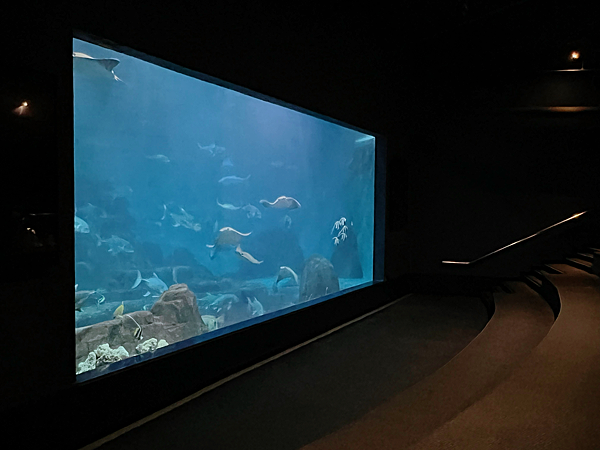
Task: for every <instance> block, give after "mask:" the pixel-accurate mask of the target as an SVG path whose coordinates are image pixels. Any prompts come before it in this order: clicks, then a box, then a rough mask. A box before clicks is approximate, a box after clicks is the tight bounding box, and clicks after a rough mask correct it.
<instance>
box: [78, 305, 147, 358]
mask: <svg viewBox="0 0 600 450" xmlns="http://www.w3.org/2000/svg"><path fill="white" fill-rule="evenodd" d="M132 319H133V320H132ZM136 322H137V323H138V324H139V325H140V326H141V328H142V332H143V333H146V334H148V335H154V333H150V332H147V331H154V330H152V324H153V323H154V316H153V315H152V314H151V313H150V311H134V312H127V308H125V314H124V315H122V316H120V317H118V318H116V319H111V320H106V321H104V322H100V323H96V324H93V325H88V326H85V327H81V328H76V329H75V358H76V359H75V360H76V362H77V363H79V362H81V361H83V360H84V359H85V358H86V357H87V356H88V354H89V353H90V352H92V351H95V349H97V348H98V347H99V346H100V345H102V344H107V345H110V346H113V347H115V346H123V347H124V348H125V350H127V351H128V352H129V353H133V351H134V350H135V346H136V345H137V344H139V341H138V340H136V339H135V337H134V335H133V332H134V330H135V328H136V327H137V325H136ZM155 328H159V327H155Z"/></svg>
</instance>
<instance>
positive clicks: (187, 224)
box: [161, 205, 202, 231]
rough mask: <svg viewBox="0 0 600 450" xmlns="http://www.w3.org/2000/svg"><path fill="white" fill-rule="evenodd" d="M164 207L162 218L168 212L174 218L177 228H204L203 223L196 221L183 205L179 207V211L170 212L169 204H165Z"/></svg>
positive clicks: (196, 229)
mask: <svg viewBox="0 0 600 450" xmlns="http://www.w3.org/2000/svg"><path fill="white" fill-rule="evenodd" d="M163 208H164V213H163V216H162V219H161V220H163V219H164V218H165V217H166V216H167V214H168V215H169V216H171V219H172V220H173V226H174V227H175V228H177V227H184V228H189V229H190V230H194V231H201V230H202V225H200V224H199V223H197V222H194V216H192V215H191V214H190V213H188V212H187V211H186V210H185V209H183V208H182V207H178V209H179V211H178V212H177V213H174V212H168V209H167V205H163Z"/></svg>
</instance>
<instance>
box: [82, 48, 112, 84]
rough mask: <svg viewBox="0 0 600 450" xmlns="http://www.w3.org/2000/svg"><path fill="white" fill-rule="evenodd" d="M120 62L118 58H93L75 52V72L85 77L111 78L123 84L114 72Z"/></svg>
mask: <svg viewBox="0 0 600 450" xmlns="http://www.w3.org/2000/svg"><path fill="white" fill-rule="evenodd" d="M119 62H120V61H119V60H118V59H116V58H92V57H91V56H90V55H86V54H85V53H81V52H73V70H76V71H77V72H79V73H82V74H85V75H91V76H96V77H104V78H107V77H110V78H113V79H115V80H116V81H121V82H123V80H121V79H120V78H119V77H118V76H116V75H115V73H114V72H113V69H114V68H115V67H116V66H117V64H119Z"/></svg>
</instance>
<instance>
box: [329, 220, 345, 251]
mask: <svg viewBox="0 0 600 450" xmlns="http://www.w3.org/2000/svg"><path fill="white" fill-rule="evenodd" d="M335 230H339V231H338V234H337V236H334V237H333V243H334V244H335V245H339V243H340V241H345V240H346V238H347V237H348V235H347V234H346V232H347V231H348V226H347V225H346V218H345V217H341V218H340V220H338V221H337V222H335V223H334V224H333V228H331V232H332V233H333V232H334V231H335Z"/></svg>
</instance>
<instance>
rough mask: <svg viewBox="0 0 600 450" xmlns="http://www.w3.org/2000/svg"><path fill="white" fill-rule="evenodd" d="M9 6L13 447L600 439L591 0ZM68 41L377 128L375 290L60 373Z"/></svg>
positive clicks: (70, 347)
mask: <svg viewBox="0 0 600 450" xmlns="http://www.w3.org/2000/svg"><path fill="white" fill-rule="evenodd" d="M14 6H16V8H14V9H11V13H10V14H5V15H4V17H3V19H2V31H3V37H4V39H3V43H4V45H3V58H4V60H5V64H4V67H5V69H4V70H3V71H2V72H3V73H2V81H3V82H2V84H1V87H0V92H2V96H1V100H2V130H3V133H2V134H3V136H4V146H3V148H4V149H5V154H6V157H5V158H4V164H3V167H4V176H3V177H2V179H3V183H4V186H5V188H4V191H5V192H6V194H5V207H4V208H3V213H2V214H3V220H2V221H1V222H2V224H3V231H4V232H3V235H4V236H5V237H6V238H5V245H4V252H5V255H6V257H5V260H6V264H5V265H6V267H5V270H4V275H5V276H4V277H3V282H2V286H3V294H4V299H5V301H4V302H3V304H4V313H3V321H2V322H3V326H2V330H3V336H5V343H4V345H3V346H2V351H1V355H0V379H1V381H2V382H1V383H0V392H1V396H0V398H2V402H1V404H0V411H2V420H1V423H2V424H3V427H2V429H3V430H4V433H5V436H10V441H11V442H14V443H15V444H13V447H14V448H44V447H47V446H49V445H50V444H52V445H57V446H58V447H59V448H65V449H66V448H86V449H92V448H98V447H100V446H101V448H106V449H111V448H114V449H121V448H144V449H146V450H147V449H149V448H173V449H175V448H177V449H179V448H181V449H184V448H204V447H210V448H214V449H217V448H223V449H230V448H236V449H237V448H239V449H289V450H292V449H300V448H303V449H304V448H305V449H323V450H326V449H337V448H340V449H341V448H345V449H352V448H356V449H366V448H377V449H379V448H380V449H387V448H411V449H430V448H440V449H443V448H465V449H467V448H469V449H470V448H473V449H482V448H494V449H504V448H537V447H536V446H539V448H556V449H563V448H564V449H566V448H573V449H587V448H589V449H595V448H599V447H600V430H599V429H598V427H597V424H598V417H599V416H598V413H600V384H599V383H598V379H599V378H598V377H599V376H600V280H599V279H598V276H599V275H600V227H599V225H600V212H599V208H600V177H599V168H600V152H599V151H598V150H599V149H600V145H599V143H600V139H599V131H600V36H599V31H598V30H600V27H599V24H598V17H600V15H598V8H597V7H595V6H594V5H592V2H583V1H579V0H575V1H564V0H555V1H551V2H548V1H542V0H520V1H519V0H453V1H449V2H434V1H421V2H400V3H397V4H394V5H393V6H389V7H381V8H376V7H375V6H371V5H362V6H360V5H357V6H350V4H346V5H342V6H340V5H338V6H329V5H320V6H319V7H318V8H315V7H308V6H304V5H303V4H301V3H291V4H290V3H281V4H277V5H275V4H268V3H264V4H262V5H261V4H256V3H253V2H251V3H243V4H242V3H239V4H236V3H235V2H232V3H229V2H210V3H208V4H206V3H203V2H184V1H179V0H174V1H172V2H163V3H158V2H151V3H144V2H141V3H140V2H116V1H112V0H111V1H105V2H101V3H97V4H93V5H91V4H85V3H83V2H70V1H60V0H59V1H54V2H50V3H47V2H31V3H17V4H16V5H14ZM76 33H83V34H85V35H90V36H94V37H96V38H98V39H101V40H106V45H107V46H108V47H111V46H112V45H114V44H117V45H119V46H123V47H124V48H129V49H134V50H135V51H138V52H141V53H142V54H146V55H151V56H152V57H155V58H158V59H160V60H164V61H168V62H169V63H172V64H174V65H176V66H178V67H183V68H186V69H189V70H191V71H194V72H198V73H201V74H204V75H207V76H208V77H213V78H215V79H218V80H222V81H223V82H225V83H230V84H232V85H235V86H240V87H242V88H244V89H247V90H249V91H252V92H256V93H259V94H261V95H264V96H268V97H269V98H272V99H275V100H277V101H280V102H284V103H285V104H291V105H295V106H296V107H298V108H302V109H305V110H308V111H311V112H313V113H315V114H317V115H321V116H324V117H328V118H332V119H335V120H337V121H340V122H342V123H345V124H350V125H352V126H354V127H357V128H359V129H364V130H369V131H371V132H373V133H377V135H378V136H383V137H384V138H385V142H386V148H385V159H378V161H379V162H381V167H378V169H377V170H378V171H379V172H378V173H379V174H381V173H385V179H384V180H385V189H384V188H383V186H379V187H376V189H379V190H378V191H377V192H378V195H381V197H382V198H384V199H385V211H384V212H382V211H380V214H379V217H383V216H385V220H384V222H385V234H384V235H383V234H381V243H383V236H385V240H384V241H385V244H384V246H382V247H383V248H382V251H384V253H385V258H384V264H383V273H384V276H383V277H382V279H381V280H374V282H373V283H372V285H370V286H368V287H365V288H362V289H358V290H355V291H351V292H349V293H347V294H344V295H342V296H338V297H333V298H331V299H329V300H326V301H324V302H321V303H317V304H315V305H313V306H309V307H307V308H304V309H298V310H295V311H294V312H293V313H290V314H288V315H284V316H281V317H279V318H277V319H274V320H270V321H266V322H262V323H260V324H257V325H253V326H250V327H247V328H244V329H242V330H239V331H237V332H234V333H231V334H230V335H228V336H223V337H222V338H219V339H215V340H214V342H213V343H212V344H206V345H205V344H204V343H201V344H197V345H192V346H189V347H182V348H181V349H179V350H177V351H174V352H172V353H169V354H166V353H165V354H164V355H163V356H160V357H157V358H155V359H152V360H146V361H143V362H142V363H140V364H136V365H132V366H129V367H127V368H126V370H122V371H115V372H111V373H107V374H105V375H104V376H101V377H99V378H97V379H90V380H86V381H83V382H82V381H81V380H79V381H78V380H77V379H76V376H75V373H74V372H73V361H74V360H75V340H74V336H73V332H72V328H73V325H74V323H73V319H72V317H73V316H72V314H73V313H72V310H71V309H70V308H71V307H70V306H68V305H67V303H69V304H70V301H69V302H66V300H64V299H65V298H66V297H67V296H69V297H70V295H72V294H71V293H72V289H73V287H72V286H73V285H74V284H76V280H75V263H74V254H75V244H74V240H73V231H72V229H71V228H70V227H71V220H72V219H71V217H72V216H73V214H74V210H73V206H72V205H73V192H74V185H75V180H74V176H73V163H74V156H73V155H74V143H73V141H74V139H73V133H74V125H73V70H72V68H73V64H72V62H71V58H72V55H71V53H72V52H73V37H74V34H76ZM23 98H31V99H33V100H32V104H31V107H30V109H29V111H30V112H29V114H31V118H30V120H27V121H24V120H21V117H20V116H19V117H17V116H15V113H14V111H15V108H16V107H17V106H18V105H21V104H22V103H21V102H22V99H23ZM379 179H380V180H381V179H382V178H379ZM380 205H381V203H380ZM16 210H18V211H27V212H37V213H38V215H37V216H35V222H31V224H30V225H28V226H31V227H33V226H35V227H36V228H38V227H39V229H47V230H51V233H52V235H53V236H56V242H55V243H54V242H53V243H52V245H51V248H50V249H49V250H48V251H43V252H42V251H40V252H37V253H35V254H32V253H27V252H23V251H21V245H22V240H21V234H19V233H20V231H19V228H18V226H17V225H15V223H16V222H15V213H14V211H16ZM41 211H44V212H45V214H46V215H44V214H40V212H41ZM165 211H166V206H165ZM578 213H584V214H582V215H581V216H575V215H576V214H578ZM566 219H570V220H566ZM32 220H33V219H32ZM383 225H384V224H383V223H381V224H380V225H379V226H380V227H381V230H382V231H383ZM542 230H543V232H541V233H539V232H540V231H542ZM525 238H527V239H525ZM511 244H514V245H511ZM98 245H100V243H99V244H98ZM499 249H501V250H500V251H498V252H495V251H496V250H499ZM380 254H383V253H380ZM457 262H458V263H460V264H457ZM375 281H377V282H375ZM165 289H166V288H165ZM209 361H210V364H209V363H208V362H209ZM200 394H202V395H200Z"/></svg>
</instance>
